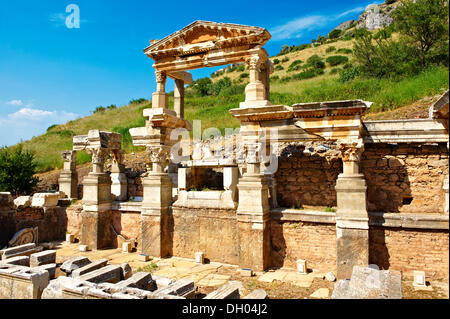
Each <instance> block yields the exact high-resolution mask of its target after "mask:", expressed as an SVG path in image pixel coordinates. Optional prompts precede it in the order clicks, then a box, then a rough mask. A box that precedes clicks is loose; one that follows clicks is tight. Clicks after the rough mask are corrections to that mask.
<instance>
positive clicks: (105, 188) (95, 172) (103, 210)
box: [81, 147, 112, 249]
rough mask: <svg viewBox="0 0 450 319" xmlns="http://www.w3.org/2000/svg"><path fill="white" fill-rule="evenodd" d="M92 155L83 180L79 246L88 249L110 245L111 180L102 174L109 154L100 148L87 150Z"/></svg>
mask: <svg viewBox="0 0 450 319" xmlns="http://www.w3.org/2000/svg"><path fill="white" fill-rule="evenodd" d="M87 152H88V153H89V154H91V155H92V166H93V167H92V172H90V173H89V174H88V175H87V176H86V177H85V178H84V179H83V200H82V203H83V211H82V212H81V218H82V227H81V244H83V245H88V247H89V248H90V249H100V248H104V247H110V246H111V245H112V232H111V203H112V198H111V178H110V177H109V176H108V174H106V173H105V172H104V165H105V159H106V156H107V155H108V154H109V152H108V151H107V150H106V149H104V148H101V147H97V148H88V149H87Z"/></svg>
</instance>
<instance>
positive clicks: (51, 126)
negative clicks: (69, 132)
mask: <svg viewBox="0 0 450 319" xmlns="http://www.w3.org/2000/svg"><path fill="white" fill-rule="evenodd" d="M57 126H58V124H53V125H50V126H49V127H48V128H47V132H48V131H50V130H51V129H52V128H55V127H57Z"/></svg>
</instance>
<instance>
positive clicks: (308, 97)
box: [23, 41, 449, 171]
mask: <svg viewBox="0 0 450 319" xmlns="http://www.w3.org/2000/svg"><path fill="white" fill-rule="evenodd" d="M329 46H334V47H336V49H339V48H352V47H353V42H352V41H337V42H334V43H330V44H324V45H321V46H318V47H314V48H308V49H305V50H302V51H297V52H292V53H288V54H286V55H282V56H279V57H272V58H271V59H272V60H273V59H275V58H277V59H279V60H280V61H281V60H282V59H283V58H284V57H288V58H289V61H287V62H280V63H279V65H282V66H283V67H284V70H278V71H275V72H274V74H272V75H273V76H275V75H278V76H279V77H280V78H281V77H283V76H287V75H290V76H292V75H293V74H295V73H298V72H300V71H294V72H286V71H287V69H288V67H289V65H290V64H291V63H292V62H293V61H294V60H297V59H299V60H302V61H306V60H307V59H308V58H309V57H310V56H312V55H314V54H318V55H320V56H321V57H323V58H326V57H328V56H331V55H345V54H342V53H336V51H334V52H330V53H326V49H327V47H329ZM347 56H348V57H349V58H351V55H347ZM350 62H352V61H351V60H350ZM338 67H340V66H338ZM331 69H332V68H331V67H330V66H328V64H327V67H326V69H325V74H324V75H321V76H318V77H315V78H312V79H307V80H301V81H295V80H294V81H289V82H285V83H281V82H279V81H274V82H272V83H271V101H272V103H273V104H286V105H292V104H294V103H299V102H312V101H327V100H328V101H329V100H346V99H363V100H367V101H371V102H374V105H373V106H372V109H371V114H369V116H372V118H377V119H380V118H386V116H383V115H380V114H386V115H387V116H390V114H391V113H389V112H386V113H380V112H385V111H389V110H394V109H397V108H400V107H405V106H407V105H410V104H412V103H414V102H416V101H418V100H420V99H422V98H424V97H426V96H434V95H436V94H441V93H443V91H444V90H446V89H448V87H449V79H448V77H449V72H448V69H445V68H436V69H433V70H430V71H427V72H424V73H422V74H420V75H418V76H416V77H411V78H406V79H403V80H401V81H392V80H388V79H383V80H377V79H356V80H354V81H352V82H349V83H340V82H339V81H338V80H337V78H338V75H336V74H334V75H331V74H330V70H331ZM244 72H248V71H247V70H246V71H244ZM240 73H242V72H238V71H233V72H226V73H225V74H224V75H222V76H219V77H216V78H214V79H213V80H214V81H216V80H218V79H220V78H222V77H224V76H228V77H230V78H231V79H232V80H233V79H238V78H239V75H240ZM245 81H248V80H247V79H245V80H243V82H242V83H245ZM243 100H244V94H237V95H232V96H220V95H219V96H207V97H194V96H192V95H191V94H189V90H187V94H186V99H185V116H186V118H187V119H188V120H190V121H193V120H201V121H202V129H205V128H208V127H217V128H219V129H221V130H223V129H224V128H226V127H231V128H236V127H239V122H238V121H237V120H235V119H234V118H233V117H232V116H231V115H230V114H229V112H228V110H229V109H231V108H236V107H239V102H240V101H243ZM147 107H151V106H150V105H149V104H145V103H144V104H140V105H127V106H123V107H120V108H118V109H114V110H107V111H105V112H102V113H96V114H93V115H91V116H87V117H83V118H80V119H77V120H75V121H71V122H69V123H66V124H64V125H58V126H56V127H54V128H52V129H50V130H49V131H48V132H47V133H46V134H43V135H41V136H38V137H34V138H33V139H31V140H29V141H26V142H24V143H23V144H24V146H25V148H26V149H31V150H34V151H35V152H36V157H37V163H38V167H39V170H40V171H47V170H51V169H53V168H60V167H61V166H62V159H61V158H60V155H59V154H60V152H61V151H62V150H67V149H71V148H72V136H73V135H80V134H87V132H88V131H89V130H91V129H101V130H105V131H116V132H119V133H122V134H123V135H124V149H126V150H127V151H128V152H130V151H132V150H134V148H133V146H132V143H131V137H130V136H129V133H128V129H129V128H131V127H137V126H143V125H145V121H144V118H143V116H142V110H143V109H144V108H147ZM169 107H170V108H172V107H173V100H172V97H171V98H170V101H169ZM375 113H376V114H377V116H373V114H375ZM403 113H404V114H405V113H407V112H405V111H403ZM406 117H407V116H406ZM403 118H405V116H403ZM89 160H90V158H89V156H87V154H85V153H83V152H82V153H80V154H79V155H78V163H85V162H87V161H89Z"/></svg>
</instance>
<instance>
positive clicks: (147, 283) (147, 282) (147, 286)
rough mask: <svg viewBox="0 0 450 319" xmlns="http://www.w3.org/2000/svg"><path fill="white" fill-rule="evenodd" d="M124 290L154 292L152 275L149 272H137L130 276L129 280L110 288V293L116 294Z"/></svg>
mask: <svg viewBox="0 0 450 319" xmlns="http://www.w3.org/2000/svg"><path fill="white" fill-rule="evenodd" d="M125 288H138V289H142V290H150V291H152V290H154V289H155V288H156V287H155V282H154V280H153V279H152V274H151V273H149V272H137V273H135V274H134V275H132V276H131V277H130V278H128V279H126V280H123V281H120V282H118V283H117V284H115V285H114V286H113V288H112V291H114V292H118V291H120V290H123V289H125Z"/></svg>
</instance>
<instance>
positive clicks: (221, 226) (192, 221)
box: [168, 207, 239, 264]
mask: <svg viewBox="0 0 450 319" xmlns="http://www.w3.org/2000/svg"><path fill="white" fill-rule="evenodd" d="M237 227H238V226H237V220H236V211H235V210H227V209H190V208H177V207H173V209H172V214H171V215H170V216H169V222H168V228H169V233H170V238H171V242H172V249H171V255H173V256H180V257H186V258H193V257H194V254H195V252H198V251H202V252H203V253H204V256H205V258H207V259H210V260H211V261H218V262H224V263H230V264H239V238H238V236H239V234H238V228H237Z"/></svg>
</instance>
